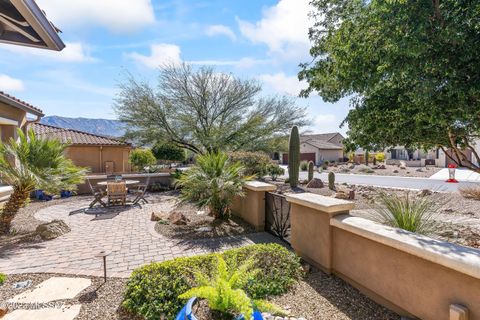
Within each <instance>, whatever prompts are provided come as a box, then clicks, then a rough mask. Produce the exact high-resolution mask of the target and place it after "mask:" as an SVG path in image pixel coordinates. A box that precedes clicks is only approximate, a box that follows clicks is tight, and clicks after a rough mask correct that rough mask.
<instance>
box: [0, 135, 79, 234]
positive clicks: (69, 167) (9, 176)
mask: <svg viewBox="0 0 480 320" xmlns="http://www.w3.org/2000/svg"><path fill="white" fill-rule="evenodd" d="M17 132H18V140H15V139H13V138H11V139H10V140H9V141H8V143H1V142H0V172H1V180H2V181H3V182H4V183H7V184H9V185H11V186H12V187H13V193H12V195H11V196H10V198H9V200H8V201H7V202H6V204H5V205H4V207H3V210H2V212H1V213H0V233H8V232H9V231H10V225H11V222H12V220H13V218H14V217H15V215H16V214H17V212H18V210H19V209H20V208H21V207H22V206H24V205H25V203H26V201H27V199H28V198H29V196H30V193H31V192H32V191H34V190H35V189H42V190H44V191H46V192H49V193H56V192H58V191H59V190H74V189H75V188H76V185H77V184H79V183H82V182H83V181H84V177H85V174H86V172H87V170H86V169H84V168H80V167H77V166H75V165H74V164H73V162H72V161H71V160H69V159H67V158H66V157H65V156H64V151H65V148H66V147H68V145H66V144H63V143H61V142H60V141H58V140H48V139H37V138H36V137H35V134H34V132H33V130H30V131H28V133H27V134H25V133H24V132H23V131H22V130H20V129H18V131H17Z"/></svg>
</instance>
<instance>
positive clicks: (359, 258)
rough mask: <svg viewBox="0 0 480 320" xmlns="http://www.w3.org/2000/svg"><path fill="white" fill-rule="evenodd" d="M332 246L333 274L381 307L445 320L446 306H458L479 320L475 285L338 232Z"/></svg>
mask: <svg viewBox="0 0 480 320" xmlns="http://www.w3.org/2000/svg"><path fill="white" fill-rule="evenodd" d="M332 243H333V250H332V252H333V258H332V260H333V269H334V270H335V271H334V272H335V273H337V274H338V275H340V276H341V277H343V278H344V279H346V280H348V281H349V282H350V283H351V284H353V285H354V286H356V287H357V288H359V289H360V290H361V291H363V292H364V293H365V294H367V295H369V296H370V297H371V298H373V299H374V300H377V301H378V302H380V303H382V304H384V305H386V306H387V307H390V308H391V309H393V310H396V311H397V312H401V311H402V310H404V312H402V313H403V314H413V315H415V316H416V317H418V318H420V319H432V320H448V319H449V305H450V304H454V303H459V302H460V303H461V304H463V305H465V306H466V307H467V308H468V309H469V311H470V320H474V319H480V279H477V278H473V277H470V276H468V275H465V274H464V273H461V272H458V271H455V270H453V269H449V268H446V267H444V266H442V265H439V264H436V263H433V262H430V261H427V260H425V259H422V258H419V257H416V256H414V255H411V254H408V253H406V252H402V251H400V250H397V249H395V248H392V247H390V246H387V245H383V244H381V243H379V242H375V241H372V240H369V239H365V238H363V237H361V236H358V235H355V234H352V233H350V232H348V231H345V230H340V229H338V228H333V241H332ZM425 245H428V243H426V244H425Z"/></svg>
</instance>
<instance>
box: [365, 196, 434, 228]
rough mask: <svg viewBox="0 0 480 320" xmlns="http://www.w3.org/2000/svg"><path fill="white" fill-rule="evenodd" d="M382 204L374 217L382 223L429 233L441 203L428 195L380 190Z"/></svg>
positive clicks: (374, 213) (374, 212)
mask: <svg viewBox="0 0 480 320" xmlns="http://www.w3.org/2000/svg"><path fill="white" fill-rule="evenodd" d="M378 198H379V200H380V205H378V206H376V207H375V210H374V211H373V218H374V219H375V220H377V221H378V222H380V223H383V224H386V225H389V226H392V227H395V228H400V229H404V230H407V231H411V232H417V233H421V234H429V233H430V232H431V231H432V229H433V227H434V226H435V221H434V219H433V218H434V216H435V215H436V213H437V211H438V209H439V208H440V207H441V204H440V203H438V202H435V201H434V200H432V199H430V198H426V197H420V198H419V197H415V196H411V195H410V193H409V192H406V193H405V194H404V195H403V196H399V195H398V194H387V193H385V192H383V191H382V192H379V194H378Z"/></svg>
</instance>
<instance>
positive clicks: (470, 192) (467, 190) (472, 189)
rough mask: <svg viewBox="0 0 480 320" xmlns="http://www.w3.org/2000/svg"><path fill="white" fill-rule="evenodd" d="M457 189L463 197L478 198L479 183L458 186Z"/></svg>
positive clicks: (479, 192)
mask: <svg viewBox="0 0 480 320" xmlns="http://www.w3.org/2000/svg"><path fill="white" fill-rule="evenodd" d="M458 191H459V192H460V194H461V195H462V196H463V197H464V198H467V199H474V200H480V184H477V185H472V186H468V187H463V188H459V189H458Z"/></svg>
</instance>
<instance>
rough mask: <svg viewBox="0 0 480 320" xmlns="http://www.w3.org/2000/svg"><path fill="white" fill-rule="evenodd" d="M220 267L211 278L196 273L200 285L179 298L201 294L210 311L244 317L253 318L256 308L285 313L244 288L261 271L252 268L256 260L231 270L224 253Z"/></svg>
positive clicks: (220, 258)
mask: <svg viewBox="0 0 480 320" xmlns="http://www.w3.org/2000/svg"><path fill="white" fill-rule="evenodd" d="M217 259H218V263H217V270H216V272H215V275H214V276H213V277H212V278H208V277H206V276H205V275H203V274H202V273H200V272H195V273H194V276H195V281H196V282H197V284H198V286H197V287H195V288H192V289H190V290H188V291H187V292H185V293H183V294H181V295H180V296H179V298H180V299H189V298H192V297H198V298H202V299H205V300H207V302H208V306H209V307H210V309H211V310H216V311H219V312H222V313H226V314H232V315H239V314H243V315H244V318H245V319H251V317H252V314H253V309H254V308H256V309H259V310H260V311H269V312H272V313H276V314H282V313H283V311H282V310H281V309H280V308H278V307H277V306H275V305H274V304H272V303H269V302H267V301H264V300H253V299H250V297H248V295H247V294H246V293H245V291H244V290H243V289H242V288H244V287H245V286H246V285H247V284H248V283H249V282H250V281H252V280H253V279H254V277H255V276H256V275H257V274H258V273H259V272H260V269H253V265H254V263H255V261H254V260H253V259H249V260H247V261H246V262H245V263H244V264H242V265H241V266H240V267H238V268H236V270H229V268H228V267H227V263H226V262H225V260H224V259H223V258H222V256H221V255H218V256H217Z"/></svg>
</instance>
